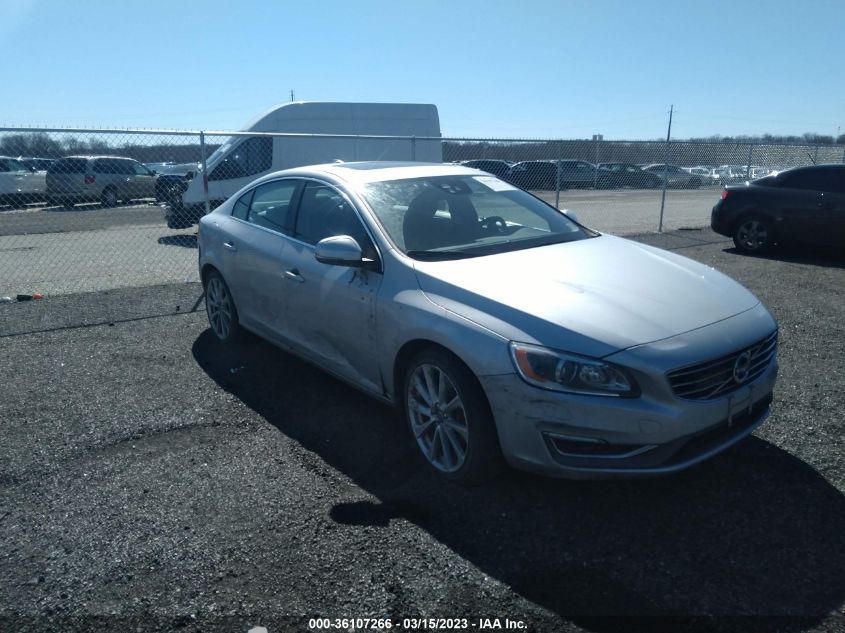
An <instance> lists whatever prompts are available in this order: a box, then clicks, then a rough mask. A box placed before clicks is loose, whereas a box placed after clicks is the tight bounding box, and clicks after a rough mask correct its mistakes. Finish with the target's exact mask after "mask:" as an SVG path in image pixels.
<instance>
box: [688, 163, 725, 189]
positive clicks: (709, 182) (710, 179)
mask: <svg viewBox="0 0 845 633" xmlns="http://www.w3.org/2000/svg"><path fill="white" fill-rule="evenodd" d="M681 169H683V170H684V171H685V172H687V173H690V174H692V175H693V176H698V177H699V178H701V184H702V185H704V186H716V185H719V184H721V179H720V178H719V175H718V174H717V173H716V170H715V169H714V168H713V167H707V166H705V165H698V166H696V167H682V168H681Z"/></svg>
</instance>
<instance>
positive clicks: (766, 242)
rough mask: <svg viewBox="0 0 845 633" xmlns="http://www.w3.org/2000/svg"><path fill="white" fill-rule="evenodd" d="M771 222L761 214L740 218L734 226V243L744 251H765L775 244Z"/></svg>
mask: <svg viewBox="0 0 845 633" xmlns="http://www.w3.org/2000/svg"><path fill="white" fill-rule="evenodd" d="M774 237H775V235H774V230H773V229H772V225H771V223H770V222H769V221H768V220H766V219H765V218H762V217H760V216H750V217H747V218H743V219H742V220H740V221H739V222H738V223H737V225H736V227H735V228H734V234H733V240H734V245H736V247H737V248H738V249H739V250H741V251H742V252H744V253H765V252H766V251H768V250H770V249H771V248H772V246H774Z"/></svg>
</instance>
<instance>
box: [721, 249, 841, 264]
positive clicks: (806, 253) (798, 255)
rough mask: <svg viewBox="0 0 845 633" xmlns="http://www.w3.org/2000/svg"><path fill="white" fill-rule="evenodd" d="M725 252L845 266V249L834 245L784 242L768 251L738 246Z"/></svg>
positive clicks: (761, 257)
mask: <svg viewBox="0 0 845 633" xmlns="http://www.w3.org/2000/svg"><path fill="white" fill-rule="evenodd" d="M724 252H725V253H732V254H735V255H742V256H744V257H756V258H757V259H770V260H773V261H780V262H790V263H795V264H811V265H814V266H824V267H827V268H845V249H843V248H841V247H839V248H837V247H834V246H809V245H805V244H782V245H779V246H777V248H774V249H773V250H770V251H768V252H766V253H743V252H741V251H740V250H739V249H737V248H736V247H733V246H732V247H730V248H726V249H724Z"/></svg>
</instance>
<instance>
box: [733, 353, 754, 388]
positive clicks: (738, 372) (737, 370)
mask: <svg viewBox="0 0 845 633" xmlns="http://www.w3.org/2000/svg"><path fill="white" fill-rule="evenodd" d="M750 371H751V350H747V351H745V352H743V353H742V354H740V355H739V356H737V357H736V361H734V382H735V383H736V384H738V385H741V384H742V383H744V382H745V381H746V380H747V379H748V374H749V372H750Z"/></svg>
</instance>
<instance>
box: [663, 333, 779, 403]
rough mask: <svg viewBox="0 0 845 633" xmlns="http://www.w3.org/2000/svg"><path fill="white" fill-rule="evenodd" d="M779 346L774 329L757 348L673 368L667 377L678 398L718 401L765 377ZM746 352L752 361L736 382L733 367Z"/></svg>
mask: <svg viewBox="0 0 845 633" xmlns="http://www.w3.org/2000/svg"><path fill="white" fill-rule="evenodd" d="M777 344H778V331H777V330H775V331H774V332H772V333H771V334H769V335H768V336H767V337H766V338H764V339H762V340H760V341H757V342H756V343H754V345H750V346H748V347H744V348H742V349H740V350H737V351H735V352H732V353H730V354H727V355H725V356H721V357H719V358H714V359H711V360H706V361H704V362H702V363H696V364H695V365H688V366H686V367H681V368H679V369H673V370H672V371H670V372H669V373H667V374H666V377H667V378H668V379H669V384H670V385H671V386H672V391H673V392H674V393H675V395H676V396H678V397H679V398H685V399H687V400H712V399H714V398H719V397H721V396H724V395H725V394H728V393H731V392H732V391H736V390H737V389H739V388H740V387H741V386H742V385H746V384H748V383H750V382H753V381H755V380H757V378H759V377H760V376H762V375H763V372H765V371H766V369H767V368H768V367H769V363H771V361H772V359H773V358H774V356H775V353H776V352H777ZM746 352H748V353H749V354H750V358H749V359H747V369H748V374H747V376H745V377H744V378H743V379H742V380H741V381H740V382H737V380H736V379H735V377H734V368H735V367H736V364H737V359H738V358H739V357H740V356H741V355H742V354H745V353H746ZM740 377H742V376H740Z"/></svg>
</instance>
